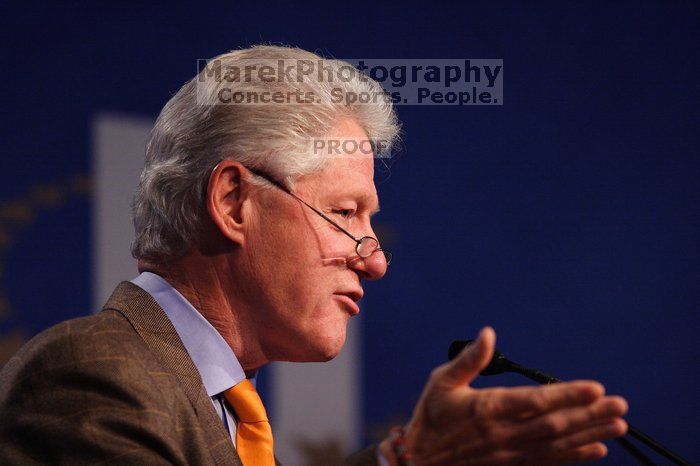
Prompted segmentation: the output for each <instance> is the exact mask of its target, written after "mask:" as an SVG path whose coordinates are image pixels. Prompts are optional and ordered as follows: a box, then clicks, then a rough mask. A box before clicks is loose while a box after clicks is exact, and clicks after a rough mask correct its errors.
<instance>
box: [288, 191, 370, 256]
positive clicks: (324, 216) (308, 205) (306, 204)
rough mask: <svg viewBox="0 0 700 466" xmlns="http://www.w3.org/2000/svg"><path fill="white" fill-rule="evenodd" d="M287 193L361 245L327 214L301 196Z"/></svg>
mask: <svg viewBox="0 0 700 466" xmlns="http://www.w3.org/2000/svg"><path fill="white" fill-rule="evenodd" d="M285 191H287V192H288V193H289V194H290V195H291V196H292V197H293V198H294V199H296V200H297V201H299V202H301V203H302V204H304V205H305V206H306V207H308V208H309V209H311V210H313V211H314V212H316V213H317V214H318V215H320V216H321V217H323V219H324V220H325V221H327V222H328V223H330V224H331V225H333V226H334V227H336V228H337V229H338V230H340V231H341V232H343V233H344V234H345V235H346V236H348V238H350V239H352V240H353V241H354V242H355V243H357V244H360V240H359V239H357V238H355V237H354V236H353V235H352V234H351V233H350V232H349V231H347V230H346V229H345V228H343V227H341V226H340V225H338V224H337V223H335V222H334V221H333V220H331V219H330V218H329V217H328V216H327V215H326V214H324V213H323V212H321V211H320V210H318V209H317V208H316V207H314V206H312V205H311V204H309V203H308V202H306V201H305V200H304V199H302V198H300V197H299V196H297V195H296V194H294V193H293V192H291V191H288V190H285Z"/></svg>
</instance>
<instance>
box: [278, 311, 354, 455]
mask: <svg viewBox="0 0 700 466" xmlns="http://www.w3.org/2000/svg"><path fill="white" fill-rule="evenodd" d="M360 329H361V322H360V321H359V318H358V317H354V318H352V319H351V320H350V324H349V325H348V335H347V341H346V343H345V347H344V348H343V351H342V353H341V354H340V355H339V356H338V357H337V358H335V359H334V360H332V361H330V362H324V363H274V364H273V365H272V379H273V381H274V382H273V387H272V394H273V409H274V412H273V413H272V416H271V418H272V427H273V432H274V435H275V452H276V453H277V455H278V456H279V458H280V461H281V462H282V464H289V465H306V464H324V463H322V462H320V461H319V460H320V455H323V454H324V453H323V452H325V453H326V454H328V452H329V451H333V450H334V449H333V447H332V445H333V442H338V444H339V445H340V446H341V450H342V454H341V456H343V455H347V454H349V453H351V452H354V451H356V450H358V449H359V439H360V428H361V424H360V423H361V419H362V405H361V399H362V398H361V391H360V390H361V389H360V387H361V386H362V384H361V383H360V382H361V381H360V361H361V359H360V358H361V341H362V339H361V334H360ZM307 442H311V448H305V447H303V446H302V445H303V444H304V443H307ZM307 446H308V445H307ZM312 450H313V451H315V453H313V452H312ZM312 457H313V458H318V459H316V460H311V458H312ZM331 457H332V455H331V456H327V458H329V459H330V458H331ZM325 464H328V465H329V466H332V464H331V463H325Z"/></svg>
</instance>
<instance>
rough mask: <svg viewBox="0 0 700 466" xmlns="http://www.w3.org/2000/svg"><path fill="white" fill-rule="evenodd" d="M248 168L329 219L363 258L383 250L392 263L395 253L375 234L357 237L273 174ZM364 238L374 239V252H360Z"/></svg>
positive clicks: (387, 259) (323, 217) (387, 261)
mask: <svg viewBox="0 0 700 466" xmlns="http://www.w3.org/2000/svg"><path fill="white" fill-rule="evenodd" d="M246 169H247V170H248V171H249V172H251V173H252V174H253V175H256V176H259V177H260V178H262V179H264V180H266V181H268V182H270V183H271V184H273V185H274V186H276V187H277V188H279V189H281V190H282V191H284V192H285V193H287V194H289V195H290V196H292V197H293V198H294V199H296V200H297V201H299V202H301V203H302V204H304V205H305V206H306V207H308V208H309V209H311V210H313V211H314V212H315V213H316V214H318V215H319V216H320V217H321V218H322V219H324V220H325V221H327V222H328V223H330V224H331V225H333V226H334V227H335V228H337V229H338V230H339V231H340V232H341V233H343V234H344V235H345V236H347V237H348V238H350V239H352V240H353V241H354V242H355V252H356V253H357V255H358V256H359V257H361V258H363V259H367V258H368V257H370V256H371V255H372V254H374V253H375V252H377V251H381V252H383V253H384V259H385V260H386V266H387V267H389V266H390V265H391V260H392V259H393V257H394V254H393V253H392V252H391V251H389V250H388V249H384V248H382V247H381V246H380V245H379V240H378V239H377V238H375V237H374V236H363V237H362V238H360V239H357V238H355V236H354V235H353V234H352V233H350V232H349V231H347V230H346V229H345V228H343V227H341V226H340V225H338V223H337V222H335V221H334V220H333V219H331V218H330V217H328V216H327V215H326V214H324V213H323V212H321V211H320V210H318V209H317V208H316V207H314V206H312V205H311V204H309V203H308V202H306V201H305V200H304V199H302V198H300V197H299V196H297V195H296V194H294V193H293V192H292V191H291V190H290V189H289V188H287V187H286V186H285V185H283V184H282V183H281V182H279V181H277V180H276V179H275V178H273V177H272V176H271V175H269V174H268V173H265V172H264V171H262V170H259V169H257V168H250V167H246ZM364 240H372V241H374V243H375V244H376V246H375V247H374V249H373V250H372V252H370V253H369V254H367V255H364V256H363V255H362V254H360V245H361V244H362V242H363V241H364Z"/></svg>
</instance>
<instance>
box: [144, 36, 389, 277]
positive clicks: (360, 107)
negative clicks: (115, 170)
mask: <svg viewBox="0 0 700 466" xmlns="http://www.w3.org/2000/svg"><path fill="white" fill-rule="evenodd" d="M281 60H284V61H285V63H289V62H290V61H297V62H303V63H307V64H308V63H309V62H312V63H315V64H316V65H317V66H319V70H320V69H321V68H323V70H324V71H323V73H324V74H323V75H321V74H320V72H319V74H318V75H315V76H311V75H304V73H303V72H302V73H298V69H296V68H294V67H292V69H291V70H289V73H288V74H287V75H285V79H273V80H271V79H266V78H267V77H269V76H265V75H263V76H262V78H261V76H260V75H257V73H250V74H248V75H245V76H244V78H245V79H238V80H234V79H232V80H230V81H227V80H226V79H221V76H222V75H221V73H227V72H229V71H230V70H241V69H245V67H246V66H248V67H257V68H258V69H259V68H261V67H263V66H265V65H268V66H272V67H274V66H278V65H279V64H280V63H281V62H280V61H281ZM348 67H349V68H352V65H350V64H348V63H346V62H343V61H339V60H328V59H322V58H321V57H320V56H318V55H316V54H313V53H311V52H308V51H305V50H302V49H299V48H292V47H284V46H270V45H258V46H254V47H252V48H248V49H241V50H235V51H232V52H229V53H226V54H223V55H220V56H218V57H215V58H213V59H212V60H211V61H209V62H208V64H207V66H206V67H205V68H204V69H203V70H202V71H200V72H199V73H198V74H197V76H195V77H194V78H193V79H192V80H190V81H189V82H187V83H186V84H185V85H184V86H183V87H182V88H181V89H180V90H179V91H178V92H177V93H176V94H175V95H174V96H173V97H172V98H171V99H170V100H169V101H168V103H167V104H166V105H165V107H163V110H162V111H161V113H160V115H159V116H158V119H157V120H156V123H155V126H154V127H153V130H152V131H151V137H150V140H149V142H148V144H147V146H146V160H145V165H144V168H143V171H142V172H141V178H140V183H139V187H138V189H137V191H136V194H135V196H134V200H133V205H132V207H133V221H134V228H135V230H136V232H135V233H136V236H135V239H134V242H133V243H132V247H131V252H132V255H133V256H134V257H135V258H137V259H143V260H146V261H149V262H156V263H158V262H167V261H171V260H175V259H178V258H179V257H182V256H183V255H184V254H186V253H187V251H189V250H190V248H192V247H193V246H194V245H196V244H197V241H198V240H199V236H200V234H201V227H202V225H203V224H204V219H205V218H206V215H207V210H206V199H205V197H206V189H207V184H208V181H209V176H210V174H211V171H212V170H213V168H214V167H215V166H216V164H217V163H219V162H220V161H222V160H234V161H238V162H240V163H241V164H243V165H244V166H246V167H249V168H253V169H258V170H263V171H265V172H267V173H269V174H270V175H272V176H273V177H275V178H276V179H277V180H280V181H281V182H282V183H284V184H285V185H287V186H289V187H291V186H293V183H294V180H296V179H297V178H298V177H299V176H302V175H306V174H310V173H314V172H315V171H318V170H320V169H322V168H323V166H324V164H325V163H326V161H327V160H328V157H324V156H322V155H320V154H318V153H314V151H312V150H311V147H310V141H311V140H312V139H314V138H323V137H324V136H326V135H327V134H328V132H329V131H330V130H331V129H332V128H333V127H334V125H335V124H336V123H337V122H338V121H339V120H340V119H342V118H347V117H350V118H353V119H355V121H356V122H357V123H358V124H359V125H360V126H361V127H362V128H363V129H364V130H365V131H366V133H367V136H368V139H369V141H372V142H373V143H374V145H375V146H376V145H377V143H378V142H379V144H380V145H381V146H382V147H383V148H384V150H386V149H388V148H389V147H390V145H391V144H392V143H393V142H394V141H395V140H396V138H397V137H398V132H399V123H398V120H397V117H396V113H395V111H394V109H393V105H392V103H391V102H390V101H388V100H387V99H376V98H375V99H374V100H373V101H372V102H370V103H366V102H365V103H359V102H358V101H355V102H353V101H352V100H353V99H352V98H347V97H348V96H350V97H352V96H358V95H373V96H379V95H383V91H382V90H381V86H380V85H379V84H378V83H377V82H375V81H374V80H372V79H371V78H369V77H367V76H365V75H363V74H361V73H359V72H356V73H355V75H354V76H352V77H351V78H349V79H348V73H347V71H348ZM224 76H225V75H224ZM215 78H217V79H215ZM239 78H240V76H239ZM290 78H291V79H290ZM227 86H228V87H227ZM222 89H224V90H225V91H228V94H222ZM231 92H235V93H237V95H238V96H239V97H240V96H244V97H245V96H249V97H250V96H259V95H262V94H263V93H268V95H269V93H274V92H281V93H282V95H287V96H289V95H293V94H295V95H297V96H299V95H306V96H308V95H313V96H314V97H316V98H315V99H312V100H311V101H304V102H294V103H289V102H287V103H278V104H276V103H268V104H255V103H238V104H236V103H230V102H224V101H222V95H226V96H230V95H231ZM308 93H311V94H308Z"/></svg>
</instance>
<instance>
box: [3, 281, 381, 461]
mask: <svg viewBox="0 0 700 466" xmlns="http://www.w3.org/2000/svg"><path fill="white" fill-rule="evenodd" d="M372 453H373V450H372V449H368V450H366V451H364V452H361V454H359V455H357V456H355V457H354V458H355V459H354V460H351V461H350V462H349V463H351V464H356V465H372V464H375V460H374V455H373V454H372ZM97 463H109V464H144V465H151V464H178V465H185V464H194V465H233V466H242V463H241V460H240V458H239V457H238V455H237V453H236V451H235V448H234V447H233V444H232V443H231V441H230V438H229V436H228V433H227V432H226V429H225V428H224V426H223V424H222V422H221V421H220V419H219V418H218V416H217V415H216V412H215V411H214V408H213V406H212V403H211V399H210V398H209V396H207V393H206V391H205V389H204V386H203V384H202V380H201V377H200V375H199V372H198V371H197V368H196V367H195V365H194V363H193V362H192V359H190V357H189V355H188V354H187V351H186V350H185V347H184V346H183V344H182V342H181V340H180V338H179V336H178V335H177V332H176V331H175V328H174V327H173V325H172V324H171V323H170V320H169V319H168V318H167V316H166V314H165V312H164V311H163V310H162V309H161V308H160V306H158V304H157V303H156V302H155V300H154V299H153V298H152V297H151V296H150V295H149V294H148V293H146V292H145V291H143V290H142V289H141V288H139V287H137V286H136V285H133V284H132V283H129V282H122V283H121V284H120V285H119V286H118V287H117V289H116V290H115V291H114V293H113V294H112V296H111V297H110V299H109V300H108V301H107V304H106V305H105V306H104V308H103V309H102V311H101V312H100V313H98V314H96V315H93V316H89V317H83V318H79V319H74V320H69V321H66V322H63V323H61V324H58V325H56V326H55V327H52V328H50V329H49V330H46V331H45V332H43V333H41V334H39V335H37V336H36V337H34V338H33V339H32V340H31V341H30V342H28V343H27V344H26V345H25V346H24V347H23V348H22V349H20V351H19V352H18V353H17V354H16V355H15V356H14V357H13V358H12V359H11V360H10V361H9V362H8V363H7V364H6V365H5V367H4V368H3V369H2V371H1V372H0V464H2V465H5V464H18V465H19V464H21V465H25V464H70V465H79V464H97Z"/></svg>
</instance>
